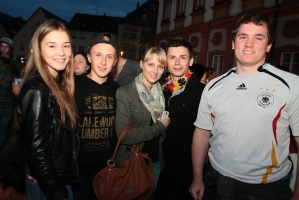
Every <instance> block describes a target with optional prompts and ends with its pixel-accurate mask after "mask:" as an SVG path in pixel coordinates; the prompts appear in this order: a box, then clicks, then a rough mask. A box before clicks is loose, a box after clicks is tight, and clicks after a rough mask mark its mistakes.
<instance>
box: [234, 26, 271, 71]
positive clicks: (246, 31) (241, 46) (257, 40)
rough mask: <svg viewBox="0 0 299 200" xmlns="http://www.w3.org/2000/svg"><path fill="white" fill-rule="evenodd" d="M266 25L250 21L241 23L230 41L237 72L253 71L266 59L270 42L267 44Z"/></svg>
mask: <svg viewBox="0 0 299 200" xmlns="http://www.w3.org/2000/svg"><path fill="white" fill-rule="evenodd" d="M268 40H269V38H268V34H267V26H266V25H265V24H263V25H261V26H258V25H255V24H254V23H252V22H250V23H248V24H242V25H241V26H240V28H239V31H238V32H237V34H236V39H235V41H233V42H232V49H234V50H235V55H236V60H237V72H238V71H239V72H245V71H246V72H247V73H253V72H255V71H256V70H257V68H259V67H260V66H261V65H263V64H264V63H265V61H266V52H269V51H270V49H271V46H272V44H269V45H268Z"/></svg>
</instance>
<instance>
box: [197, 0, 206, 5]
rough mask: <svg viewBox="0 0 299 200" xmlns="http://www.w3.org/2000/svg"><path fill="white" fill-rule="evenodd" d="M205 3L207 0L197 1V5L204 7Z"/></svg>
mask: <svg viewBox="0 0 299 200" xmlns="http://www.w3.org/2000/svg"><path fill="white" fill-rule="evenodd" d="M204 3H205V0H197V2H196V5H197V6H203V4H204Z"/></svg>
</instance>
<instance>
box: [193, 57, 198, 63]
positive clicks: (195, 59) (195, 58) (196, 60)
mask: <svg viewBox="0 0 299 200" xmlns="http://www.w3.org/2000/svg"><path fill="white" fill-rule="evenodd" d="M193 62H194V63H195V64H196V63H198V56H193Z"/></svg>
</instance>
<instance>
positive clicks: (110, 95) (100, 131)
mask: <svg viewBox="0 0 299 200" xmlns="http://www.w3.org/2000/svg"><path fill="white" fill-rule="evenodd" d="M118 88H119V85H118V84H117V83H116V82H115V81H113V80H112V79H111V78H108V80H107V81H106V82H104V83H103V84H98V83H96V82H95V81H93V80H92V79H90V78H88V77H87V76H86V74H83V75H79V76H76V77H75V100H76V104H77V108H78V113H79V118H80V120H79V124H78V129H77V134H78V136H79V138H80V154H79V155H80V156H79V172H80V175H81V176H83V177H85V178H88V179H92V178H93V175H94V174H95V173H97V172H98V171H100V170H101V169H103V168H104V167H105V166H106V165H107V164H106V163H107V160H108V159H109V158H110V157H111V155H112V153H113V150H114V147H115V141H116V134H115V129H114V122H115V112H116V99H115V94H116V90H117V89H118Z"/></svg>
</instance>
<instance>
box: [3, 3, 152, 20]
mask: <svg viewBox="0 0 299 200" xmlns="http://www.w3.org/2000/svg"><path fill="white" fill-rule="evenodd" d="M137 2H139V3H140V5H142V4H143V3H144V2H146V0H0V12H2V13H5V14H8V15H11V16H13V17H19V16H20V17H22V18H23V19H24V20H28V19H29V17H30V16H31V15H32V14H33V13H34V12H35V11H36V10H37V9H38V8H39V7H40V6H41V7H43V8H44V9H46V10H48V11H49V12H51V13H53V14H55V15H57V16H58V17H60V18H62V19H64V20H66V21H67V22H69V21H70V20H71V19H72V17H73V16H74V14H75V13H81V14H91V15H104V14H106V15H107V16H112V17H125V16H126V14H128V13H130V12H132V11H133V10H134V9H135V8H136V6H137Z"/></svg>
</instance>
